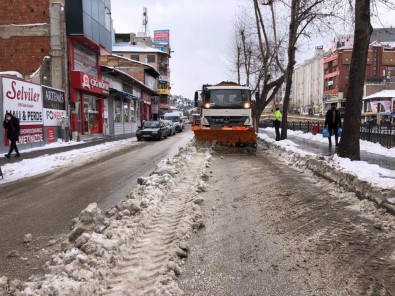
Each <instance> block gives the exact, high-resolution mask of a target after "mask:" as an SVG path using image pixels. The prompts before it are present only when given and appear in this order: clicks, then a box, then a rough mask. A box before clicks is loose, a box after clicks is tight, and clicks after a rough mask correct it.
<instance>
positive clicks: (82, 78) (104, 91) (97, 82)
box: [71, 71, 110, 95]
mask: <svg viewBox="0 0 395 296" xmlns="http://www.w3.org/2000/svg"><path fill="white" fill-rule="evenodd" d="M71 86H72V87H74V88H78V89H83V90H86V91H89V92H93V93H96V94H100V95H108V94H109V93H110V84H109V83H108V81H105V80H102V79H99V78H97V77H94V76H91V75H88V74H86V73H83V72H81V71H71Z"/></svg>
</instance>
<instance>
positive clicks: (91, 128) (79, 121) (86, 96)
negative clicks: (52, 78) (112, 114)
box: [70, 71, 110, 138]
mask: <svg viewBox="0 0 395 296" xmlns="http://www.w3.org/2000/svg"><path fill="white" fill-rule="evenodd" d="M70 82H71V90H70V100H71V102H72V103H73V104H74V106H73V110H72V116H71V128H72V133H73V138H75V137H77V136H78V135H80V136H82V137H88V136H102V135H103V134H104V128H103V127H104V109H105V108H104V107H105V103H104V100H105V99H106V97H107V96H108V95H109V90H110V86H109V83H108V82H107V81H106V80H102V79H99V78H97V77H94V76H91V75H88V74H86V73H83V72H81V71H71V75H70Z"/></svg>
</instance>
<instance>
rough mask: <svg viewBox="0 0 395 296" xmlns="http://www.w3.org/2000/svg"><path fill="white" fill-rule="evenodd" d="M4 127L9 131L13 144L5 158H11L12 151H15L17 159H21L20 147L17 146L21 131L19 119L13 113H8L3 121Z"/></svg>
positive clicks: (8, 135) (9, 137) (8, 134)
mask: <svg viewBox="0 0 395 296" xmlns="http://www.w3.org/2000/svg"><path fill="white" fill-rule="evenodd" d="M3 127H4V128H5V129H6V130H7V137H8V139H9V140H10V142H11V144H10V150H9V151H8V154H4V156H5V157H7V158H10V156H11V153H12V151H13V150H15V152H16V155H15V157H19V151H18V147H17V146H16V142H17V141H18V140H19V134H20V131H21V127H20V125H19V119H18V118H17V117H15V116H14V115H12V114H11V113H6V114H5V117H4V121H3Z"/></svg>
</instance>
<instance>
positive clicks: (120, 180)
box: [0, 131, 193, 279]
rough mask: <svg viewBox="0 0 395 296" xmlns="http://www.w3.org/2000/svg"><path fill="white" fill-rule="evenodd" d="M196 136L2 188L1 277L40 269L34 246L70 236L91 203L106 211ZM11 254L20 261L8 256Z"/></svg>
mask: <svg viewBox="0 0 395 296" xmlns="http://www.w3.org/2000/svg"><path fill="white" fill-rule="evenodd" d="M192 136H193V134H192V132H191V131H184V132H182V133H179V134H176V135H175V136H172V137H168V138H167V139H165V140H162V141H147V142H140V143H139V144H138V145H133V146H130V147H126V148H125V149H122V150H120V151H117V152H115V153H112V154H109V155H106V156H104V157H103V158H101V159H100V160H99V161H96V162H93V163H90V164H88V165H84V166H82V167H78V168H75V167H73V168H72V169H56V170H55V171H52V172H48V173H46V174H43V175H40V176H36V177H32V178H27V179H23V180H20V181H16V182H13V183H6V184H4V185H0V192H1V195H0V225H1V227H0V239H1V241H0V277H1V276H4V275H5V276H7V277H10V278H18V279H25V278H27V277H28V276H29V275H30V274H31V273H32V272H33V271H34V270H37V269H38V267H37V264H40V262H38V263H37V262H36V263H35V262H34V260H33V259H32V258H31V257H34V258H35V257H39V255H37V254H36V255H35V254H34V252H33V251H34V250H32V248H33V246H34V248H35V249H36V250H38V249H39V248H41V247H42V244H44V246H45V244H46V243H47V242H48V241H49V240H50V239H51V238H55V239H56V238H58V237H59V235H61V234H66V233H67V232H68V231H69V230H70V228H69V227H70V221H71V219H72V218H74V217H77V216H78V215H79V213H80V211H81V210H83V209H84V208H86V206H87V205H88V204H90V203H92V202H96V203H97V204H98V205H99V207H100V208H101V209H102V210H106V209H108V208H110V207H111V206H114V205H116V204H117V203H118V202H119V201H120V200H122V199H124V198H125V196H126V194H127V193H129V192H130V191H131V190H133V189H134V188H135V187H136V185H137V178H139V177H141V176H147V175H149V173H150V172H151V171H152V170H153V169H154V168H155V165H156V164H157V163H158V162H159V161H160V160H161V159H163V158H167V157H172V156H173V155H175V154H176V153H177V151H178V149H179V147H181V146H183V145H185V144H186V143H187V142H189V141H190V139H191V138H192ZM27 233H31V234H32V235H33V241H32V243H31V246H29V247H27V245H26V244H24V243H23V238H24V235H25V234H27ZM11 250H17V251H18V252H20V256H18V257H14V258H10V257H7V254H8V252H10V251H11ZM21 258H27V260H23V259H21ZM41 259H44V258H41ZM26 261H27V262H28V263H27V264H26ZM44 262H45V261H44ZM41 263H42V262H41Z"/></svg>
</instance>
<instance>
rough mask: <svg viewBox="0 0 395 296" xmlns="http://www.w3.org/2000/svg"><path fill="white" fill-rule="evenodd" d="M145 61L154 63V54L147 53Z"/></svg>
mask: <svg viewBox="0 0 395 296" xmlns="http://www.w3.org/2000/svg"><path fill="white" fill-rule="evenodd" d="M147 63H155V55H154V54H147Z"/></svg>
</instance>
